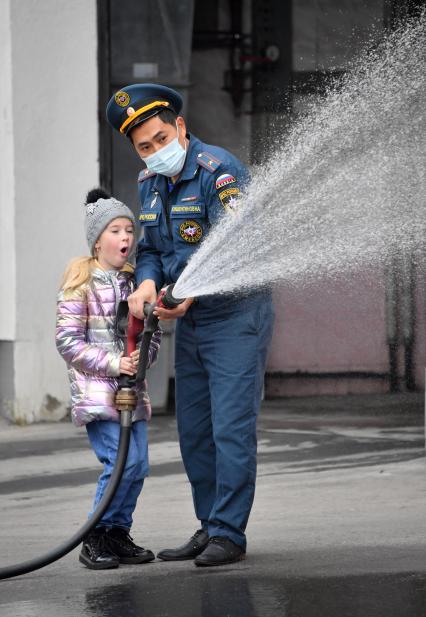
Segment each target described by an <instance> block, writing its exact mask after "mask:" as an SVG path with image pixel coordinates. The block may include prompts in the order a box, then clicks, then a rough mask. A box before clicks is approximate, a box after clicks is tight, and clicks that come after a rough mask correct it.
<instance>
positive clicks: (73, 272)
mask: <svg viewBox="0 0 426 617" xmlns="http://www.w3.org/2000/svg"><path fill="white" fill-rule="evenodd" d="M95 268H101V266H100V264H99V262H98V260H97V259H96V257H91V256H89V255H87V256H85V257H74V259H72V260H71V261H70V263H69V264H68V266H67V267H66V269H65V272H64V274H63V276H62V280H61V286H60V287H61V289H62V291H74V290H75V289H78V288H79V287H82V286H83V285H85V284H86V283H88V282H89V280H90V277H91V276H92V271H93V270H94V269H95ZM121 271H122V272H131V273H133V272H134V267H133V266H132V264H130V263H126V264H124V266H123V267H122V268H121Z"/></svg>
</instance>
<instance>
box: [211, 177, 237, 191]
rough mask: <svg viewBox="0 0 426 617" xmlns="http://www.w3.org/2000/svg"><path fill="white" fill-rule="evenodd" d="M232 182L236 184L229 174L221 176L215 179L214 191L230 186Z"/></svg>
mask: <svg viewBox="0 0 426 617" xmlns="http://www.w3.org/2000/svg"><path fill="white" fill-rule="evenodd" d="M233 182H236V179H235V178H234V176H231V174H222V175H221V176H219V177H218V178H216V189H221V188H223V187H224V186H226V185H227V184H232V183H233Z"/></svg>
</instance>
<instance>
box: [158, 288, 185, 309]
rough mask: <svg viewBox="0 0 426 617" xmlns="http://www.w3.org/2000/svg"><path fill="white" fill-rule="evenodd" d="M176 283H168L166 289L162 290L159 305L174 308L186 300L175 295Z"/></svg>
mask: <svg viewBox="0 0 426 617" xmlns="http://www.w3.org/2000/svg"><path fill="white" fill-rule="evenodd" d="M174 286H175V285H174V283H172V284H171V285H168V286H167V287H166V288H165V289H162V290H161V291H160V295H159V296H158V299H157V306H159V307H161V308H165V309H174V308H176V307H177V306H179V304H182V302H185V300H186V298H175V297H174V295H173V288H174Z"/></svg>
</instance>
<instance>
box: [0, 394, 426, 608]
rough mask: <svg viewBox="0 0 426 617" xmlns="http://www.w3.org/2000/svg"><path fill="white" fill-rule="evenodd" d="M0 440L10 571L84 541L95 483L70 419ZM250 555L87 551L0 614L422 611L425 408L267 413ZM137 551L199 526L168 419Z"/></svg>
mask: <svg viewBox="0 0 426 617" xmlns="http://www.w3.org/2000/svg"><path fill="white" fill-rule="evenodd" d="M1 428H2V430H1V432H0V461H1V462H0V499H1V503H2V508H1V512H0V568H1V567H3V566H6V565H8V564H11V563H15V562H18V561H22V560H26V559H28V558H31V557H33V556H35V555H38V554H39V553H41V552H45V551H46V550H48V549H49V548H51V546H54V545H55V544H58V543H59V542H61V541H63V540H64V539H65V538H66V537H67V536H68V535H71V533H74V532H75V531H76V530H77V529H78V527H79V524H80V523H81V522H83V521H84V518H85V516H86V512H87V510H88V507H89V505H90V501H91V499H92V497H93V488H94V484H95V482H96V478H97V476H98V474H99V466H98V464H97V462H96V459H95V458H94V457H93V455H92V454H91V453H90V451H89V449H88V446H87V438H86V435H85V432H84V430H78V429H75V428H74V427H72V426H70V425H69V423H60V424H56V425H53V424H48V425H38V426H32V427H23V428H18V427H10V426H5V425H1ZM258 442H259V467H258V485H257V494H256V499H255V506H254V508H253V512H252V517H251V519H250V523H249V527H248V540H249V548H248V554H247V559H246V560H245V561H242V562H240V563H238V564H232V565H229V566H225V567H220V568H195V566H194V565H193V564H192V562H181V563H164V562H161V561H159V560H156V561H155V562H152V563H150V564H146V565H143V566H120V568H119V569H118V570H114V571H102V572H94V571H88V570H87V569H85V568H84V567H83V566H82V565H81V564H79V563H78V561H77V557H78V550H75V551H73V552H72V553H71V554H69V555H67V556H66V557H65V558H64V559H62V560H61V561H59V562H56V563H54V564H51V565H50V566H48V567H46V568H45V569H42V570H39V571H37V572H34V573H31V574H27V575H25V576H22V577H17V578H15V579H8V580H5V581H0V617H12V616H13V617H38V616H40V617H41V616H43V617H53V616H54V617H74V616H77V615H84V616H86V615H88V616H93V617H101V616H102V617H109V616H111V617H112V616H114V617H115V616H123V617H131V616H133V615H135V616H136V615H137V616H145V615H146V616H148V615H149V616H150V617H160V616H164V617H166V616H173V617H181V616H182V617H183V616H185V617H192V616H194V617H195V616H203V617H219V616H220V617H226V616H229V617H237V616H238V617H240V616H241V617H255V616H256V617H264V616H265V617H269V616H272V615H274V616H283V617H314V616H315V617H322V616H324V617H325V616H327V617H369V616H370V615H371V616H375V617H385V616H386V617H414V616H415V617H417V616H419V617H420V616H423V615H426V465H425V459H424V423H423V397H422V396H421V395H411V396H402V395H401V396H394V397H379V396H370V397H337V398H329V397H325V398H322V399H292V400H287V401H270V402H267V403H265V404H264V406H263V410H262V413H261V415H260V418H259V430H258ZM150 444H151V445H150V448H151V455H150V456H151V475H150V478H149V479H148V480H147V482H146V484H145V487H144V491H143V494H142V498H141V504H140V506H139V505H138V509H137V511H136V516H135V525H134V531H133V532H132V533H133V534H134V537H135V540H137V541H138V543H139V544H143V545H145V546H147V547H148V548H152V550H154V551H158V550H160V549H161V548H165V547H166V546H174V545H176V544H178V543H181V542H183V541H184V540H186V539H187V537H188V536H189V535H191V533H193V531H195V529H196V521H195V519H194V517H193V514H192V507H191V498H190V491H189V486H188V483H187V481H186V477H185V474H184V470H183V467H182V463H181V461H180V457H179V449H178V445H177V441H176V429H175V422H174V418H173V417H172V416H158V417H156V418H154V419H153V421H152V422H151V426H150Z"/></svg>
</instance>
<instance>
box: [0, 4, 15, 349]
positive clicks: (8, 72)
mask: <svg viewBox="0 0 426 617" xmlns="http://www.w3.org/2000/svg"><path fill="white" fill-rule="evenodd" d="M9 3H10V0H0V84H1V87H0V91H1V96H0V144H1V147H0V341H12V340H13V339H14V337H15V225H14V223H15V199H14V188H15V187H14V166H13V159H14V147H13V133H12V37H11V23H10V4H9Z"/></svg>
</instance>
